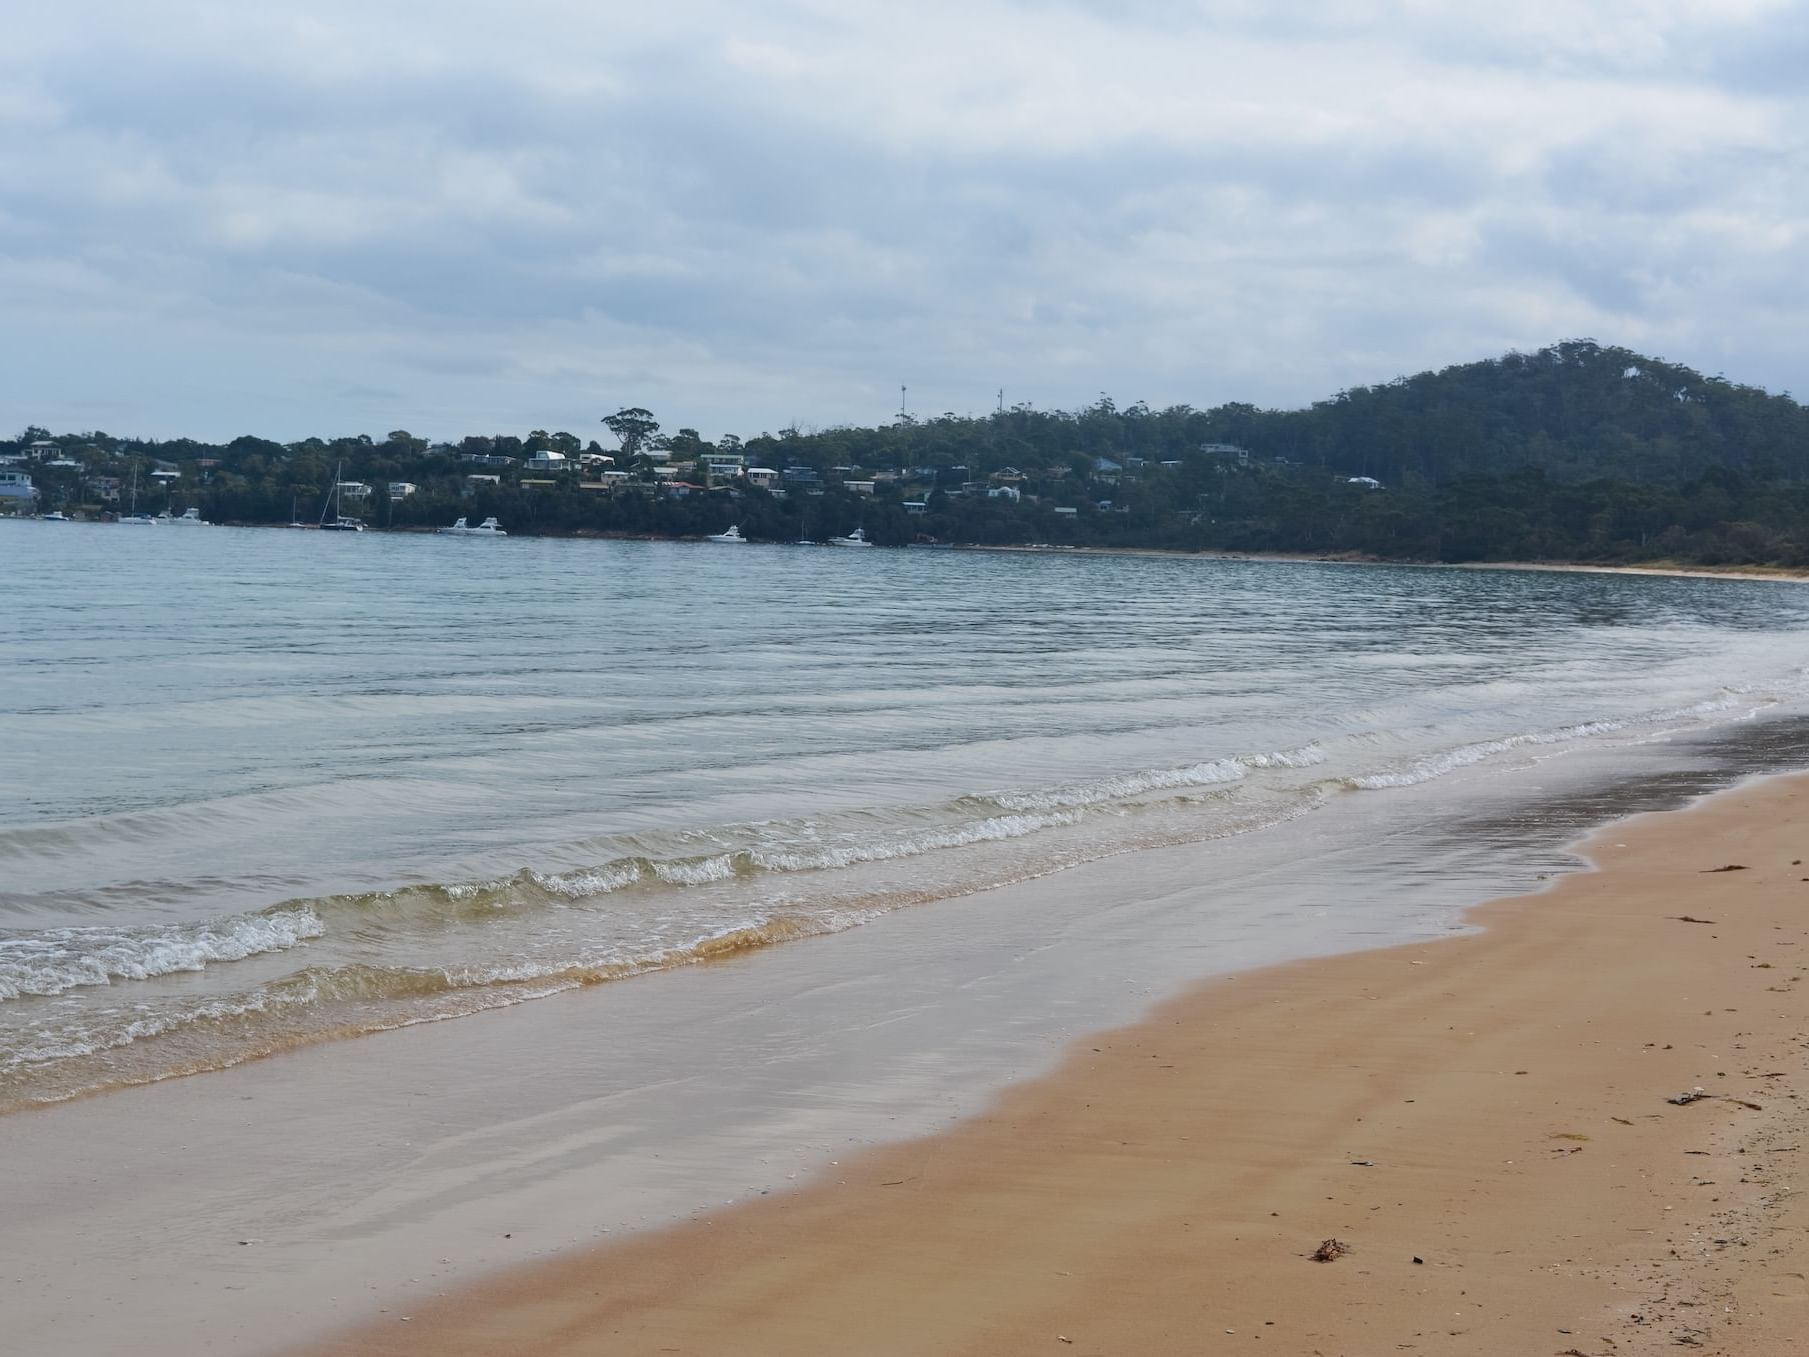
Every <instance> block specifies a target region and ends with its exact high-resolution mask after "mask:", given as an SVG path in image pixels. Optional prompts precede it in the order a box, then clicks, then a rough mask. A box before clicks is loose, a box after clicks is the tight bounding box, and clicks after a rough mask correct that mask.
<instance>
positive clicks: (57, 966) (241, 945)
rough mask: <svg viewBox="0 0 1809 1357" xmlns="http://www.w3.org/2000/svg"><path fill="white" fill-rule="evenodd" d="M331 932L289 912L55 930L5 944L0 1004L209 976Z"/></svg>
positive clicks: (314, 918) (0, 948)
mask: <svg viewBox="0 0 1809 1357" xmlns="http://www.w3.org/2000/svg"><path fill="white" fill-rule="evenodd" d="M325 932H326V925H325V924H324V923H322V922H321V920H320V916H319V915H317V914H316V913H315V912H314V911H313V910H312V909H308V908H305V907H304V908H295V907H288V906H285V907H279V908H277V909H275V910H271V911H267V912H265V913H262V914H249V915H240V916H238V917H236V918H231V919H222V920H219V921H217V922H212V923H204V924H179V925H178V924H172V925H163V926H152V927H146V928H57V929H49V930H46V931H44V932H40V933H37V934H34V935H31V936H27V937H18V938H5V939H0V1000H3V999H17V998H20V997H22V996H25V995H40V996H50V995H55V994H63V993H65V992H67V991H69V990H72V989H76V988H79V987H81V986H84V985H110V984H112V983H113V982H114V981H116V980H149V979H151V978H152V977H154V976H159V975H171V974H174V973H176V972H178V971H199V970H204V969H206V967H207V966H208V965H209V964H210V963H212V962H216V961H243V960H245V959H246V958H247V957H253V956H258V955H260V954H262V953H265V952H282V951H287V950H288V949H289V948H291V947H294V946H295V945H296V944H297V943H300V942H305V941H307V940H308V939H310V938H318V937H320V936H321V935H322V934H324V933H325Z"/></svg>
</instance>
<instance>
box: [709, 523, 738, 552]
mask: <svg viewBox="0 0 1809 1357" xmlns="http://www.w3.org/2000/svg"><path fill="white" fill-rule="evenodd" d="M704 541H706V542H721V543H723V544H724V545H725V546H735V545H738V544H739V543H742V542H745V541H747V538H745V537H743V536H742V535H741V525H740V524H739V523H733V524H730V525H729V529H728V531H727V532H718V533H712V534H711V535H710V536H708V537H706V538H704Z"/></svg>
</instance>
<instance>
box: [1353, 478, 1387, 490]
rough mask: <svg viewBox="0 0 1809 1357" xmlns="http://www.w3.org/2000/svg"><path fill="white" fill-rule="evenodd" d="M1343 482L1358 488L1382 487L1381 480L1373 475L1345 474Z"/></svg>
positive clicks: (1373, 488)
mask: <svg viewBox="0 0 1809 1357" xmlns="http://www.w3.org/2000/svg"><path fill="white" fill-rule="evenodd" d="M1344 483H1345V484H1346V485H1354V486H1356V487H1357V488H1358V489H1359V490H1380V489H1381V488H1382V482H1380V481H1378V480H1377V479H1376V478H1375V477H1374V476H1346V477H1345V478H1344Z"/></svg>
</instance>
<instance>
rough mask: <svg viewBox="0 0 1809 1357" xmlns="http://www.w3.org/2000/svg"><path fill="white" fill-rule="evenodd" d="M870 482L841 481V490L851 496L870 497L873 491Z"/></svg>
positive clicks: (873, 486)
mask: <svg viewBox="0 0 1809 1357" xmlns="http://www.w3.org/2000/svg"><path fill="white" fill-rule="evenodd" d="M875 488H876V487H875V485H874V483H873V482H872V481H843V482H842V489H844V490H846V491H847V492H848V493H849V494H851V495H871V494H872V493H873V491H874V489H875Z"/></svg>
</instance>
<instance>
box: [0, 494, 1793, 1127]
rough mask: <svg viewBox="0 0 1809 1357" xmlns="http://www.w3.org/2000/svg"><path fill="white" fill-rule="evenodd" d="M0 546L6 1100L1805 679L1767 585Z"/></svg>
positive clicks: (663, 956) (844, 555) (414, 1014)
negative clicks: (4, 603)
mask: <svg viewBox="0 0 1809 1357" xmlns="http://www.w3.org/2000/svg"><path fill="white" fill-rule="evenodd" d="M0 567H3V568H4V570H5V575H6V579H7V581H8V591H7V597H8V603H9V607H8V609H7V627H6V633H5V637H6V639H5V643H4V645H3V646H0V723H3V725H0V1107H6V1106H16V1105H18V1104H19V1103H21V1102H23V1101H27V1100H36V1099H44V1098H55V1097H61V1096H66V1095H67V1094H69V1093H72V1092H77V1091H81V1090H84V1089H89V1088H95V1087H101V1086H105V1085H109V1084H115V1083H124V1082H136V1081H142V1080H145V1079H152V1078H158V1077H162V1076H165V1075H168V1074H172V1073H177V1072H181V1071H186V1070H197V1069H205V1068H213V1067H217V1066H220V1065H223V1064H228V1063H232V1062H234V1061H237V1060H241V1059H244V1058H246V1057H248V1056H251V1055H255V1054H259V1053H262V1052H266V1051H270V1050H274V1049H278V1048H281V1047H283V1046H286V1045H292V1044H295V1043H298V1042H302V1041H308V1040H313V1039H318V1038H320V1037H323V1036H330V1035H342V1034H349V1033H354V1032H358V1031H366V1030H372V1029H376V1028H382V1027H393V1026H396V1025H398V1024H402V1023H408V1022H415V1021H420V1020H423V1019H429V1018H438V1017H451V1016H456V1015H459V1014H462V1013H469V1012H474V1011H477V1010H479V1009H483V1008H488V1007H495V1006H497V1005H501V1004H509V1003H514V1002H518V1001H520V1000H523V999H528V998H533V997H536V996H540V995H545V994H549V993H552V992H555V991H557V990H561V989H567V988H571V987H573V986H576V985H581V984H591V983H598V982H602V981H607V980H611V979H615V978H619V977H623V976H627V975H631V974H633V973H635V972H637V971H641V970H645V969H648V968H651V967H658V966H665V965H673V964H679V963H683V962H686V961H691V960H695V959H698V958H700V957H704V956H708V955H712V954H716V953H721V952H725V951H732V950H735V949H738V948H745V947H752V946H761V945H766V944H769V943H774V942H783V941H785V940H787V939H790V938H794V937H801V936H808V935H811V934H818V933H825V932H832V931H836V930H841V929H845V928H849V927H853V926H857V925H859V924H861V923H862V922H863V921H866V920H869V919H872V918H874V917H876V916H877V915H879V914H883V913H887V912H890V911H893V910H896V909H898V908H900V907H902V906H906V905H911V904H916V903H921V902H926V901H930V900H935V899H941V898H946V897H950V896H955V895H963V894H968V893H971V892H974V891H977V890H980V889H982V888H984V887H987V886H990V885H995V884H998V883H1001V882H1006V881H1012V880H1021V879H1025V878H1028V877H1032V876H1036V875H1039V874H1042V873H1046V872H1049V871H1052V870H1056V869H1059V868H1061V867H1063V866H1068V865H1073V864H1077V863H1080V862H1084V861H1088V860H1092V859H1097V858H1101V857H1105V856H1109V855H1112V854H1117V853H1122V852H1125V851H1128V850H1131V849H1136V848H1140V847H1148V846H1155V845H1159V844H1168V843H1181V842H1188V841H1196V840H1206V839H1213V838H1218V837H1222V836H1228V835H1234V834H1239V833H1243V832H1248V831H1252V830H1257V829H1262V828H1265V827H1272V826H1278V825H1281V824H1282V822H1284V821H1290V820H1293V821H1298V822H1299V823H1298V824H1290V825H1287V826H1285V827H1284V828H1281V829H1279V830H1278V831H1277V832H1280V833H1284V834H1297V835H1299V836H1300V842H1301V845H1302V849H1303V851H1308V850H1309V849H1310V845H1311V842H1312V836H1311V833H1310V828H1311V826H1312V824H1313V817H1314V815H1315V813H1316V812H1317V811H1318V810H1320V809H1321V808H1324V807H1326V806H1328V805H1331V804H1333V803H1335V802H1338V801H1339V799H1340V798H1344V797H1350V796H1375V797H1387V796H1390V795H1391V794H1393V795H1400V794H1402V793H1403V792H1405V791H1407V790H1408V789H1414V788H1423V786H1424V784H1427V783H1428V782H1433V781H1437V780H1439V779H1444V778H1447V777H1450V776H1451V775H1453V774H1459V773H1466V774H1467V775H1472V776H1473V775H1474V774H1475V773H1476V772H1477V771H1486V770H1487V769H1488V768H1489V767H1490V766H1492V765H1500V766H1517V765H1523V764H1525V763H1526V762H1528V761H1531V760H1539V759H1545V758H1550V757H1555V756H1558V755H1562V754H1566V753H1572V752H1578V751H1583V750H1588V751H1592V752H1595V753H1598V754H1599V753H1601V752H1602V751H1604V750H1611V749H1613V748H1615V747H1617V746H1627V745H1631V744H1635V743H1642V742H1648V741H1652V740H1656V739H1664V738H1667V737H1670V736H1674V735H1677V734H1678V733H1697V732H1703V731H1708V730H1712V729H1713V728H1715V727H1716V726H1718V725H1721V724H1724V723H1727V722H1731V721H1736V720H1741V719H1744V718H1746V717H1749V716H1751V715H1752V714H1754V713H1782V712H1787V711H1795V710H1799V709H1800V708H1801V707H1802V705H1803V703H1804V700H1805V697H1806V696H1809V674H1806V672H1805V665H1806V664H1809V591H1806V590H1803V589H1800V588H1796V587H1792V586H1785V585H1776V584H1759V583H1754V584H1742V583H1737V582H1730V581H1701V580H1664V579H1645V578H1625V577H1610V576H1584V575H1559V574H1538V573H1510V572H1461V571H1434V570H1416V569H1406V568H1387V567H1326V566H1313V565H1299V566H1293V565H1278V564H1268V563H1264V564H1254V563H1251V564H1246V563H1237V562H1204V561H1188V560H1166V559H1138V558H1120V557H1113V558H1097V557H1077V556H1064V555H1028V554H1025V555H1016V554H981V553H965V552H960V553H957V552H939V551H927V550H919V551H901V552H893V551H866V552H858V551H837V550H833V549H827V548H823V549H809V548H767V547H739V548H735V547H711V546H704V545H685V544H661V543H614V542H612V543H602V542H565V541H546V540H532V539H524V538H509V539H506V540H499V541H482V540H477V541H473V540H459V539H447V538H436V537H420V536H407V537H403V536H386V535H375V534H365V535H362V536H353V535H329V536H327V537H321V536H319V535H318V534H314V533H301V532H294V533H290V532H284V531H254V530H235V529H225V528H212V529H205V530H184V529H165V528H159V529H156V530H132V529H122V528H116V527H108V526H87V525H78V524H67V525H59V524H41V523H34V522H0ZM1452 780H1453V782H1456V781H1460V780H1461V779H1455V778H1454V779H1452ZM1414 794H1415V795H1419V793H1414ZM975 908H976V910H977V911H978V910H983V908H984V906H983V904H982V903H980V902H976V905H975ZM974 925H975V927H976V928H982V927H984V919H983V917H981V916H979V915H976V917H975V919H974Z"/></svg>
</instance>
